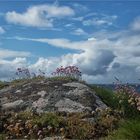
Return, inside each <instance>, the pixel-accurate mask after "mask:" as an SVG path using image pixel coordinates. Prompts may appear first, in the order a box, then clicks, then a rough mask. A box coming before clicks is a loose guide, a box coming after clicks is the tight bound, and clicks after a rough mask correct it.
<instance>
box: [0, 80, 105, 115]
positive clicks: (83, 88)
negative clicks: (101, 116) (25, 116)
mask: <svg viewBox="0 0 140 140" xmlns="http://www.w3.org/2000/svg"><path fill="white" fill-rule="evenodd" d="M0 103H1V107H2V110H13V111H19V110H26V109H32V110H36V111H37V112H53V111H56V112H57V111H58V112H87V111H89V112H91V111H93V110H95V109H96V108H97V107H99V108H103V109H104V108H106V107H107V106H106V105H105V104H104V103H103V102H102V101H101V99H100V98H99V97H98V96H96V94H95V92H94V91H93V90H91V89H90V88H89V87H88V86H87V85H85V84H82V83H79V82H69V81H67V82H66V81H61V80H38V81H27V82H24V83H22V84H18V85H16V86H14V87H7V88H6V89H2V90H0Z"/></svg>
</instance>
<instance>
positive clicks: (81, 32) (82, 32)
mask: <svg viewBox="0 0 140 140" xmlns="http://www.w3.org/2000/svg"><path fill="white" fill-rule="evenodd" d="M71 34H74V35H88V34H87V33H86V32H85V31H84V30H83V29H81V28H78V29H76V30H74V31H73V32H72V33H71Z"/></svg>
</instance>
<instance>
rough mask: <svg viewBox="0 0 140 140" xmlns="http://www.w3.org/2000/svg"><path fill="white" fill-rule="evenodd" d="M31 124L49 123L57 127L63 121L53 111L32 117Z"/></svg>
mask: <svg viewBox="0 0 140 140" xmlns="http://www.w3.org/2000/svg"><path fill="white" fill-rule="evenodd" d="M32 121H33V124H41V125H42V126H43V125H46V126H47V125H50V126H52V127H59V126H60V124H62V122H63V118H62V117H61V116H58V115H56V114H55V113H45V114H42V115H41V116H36V117H34V118H33V119H32Z"/></svg>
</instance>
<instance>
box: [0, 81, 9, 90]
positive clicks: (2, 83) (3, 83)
mask: <svg viewBox="0 0 140 140" xmlns="http://www.w3.org/2000/svg"><path fill="white" fill-rule="evenodd" d="M6 86H8V84H7V83H5V82H2V81H0V89H2V88H4V87H6Z"/></svg>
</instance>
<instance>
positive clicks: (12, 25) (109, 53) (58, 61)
mask: <svg viewBox="0 0 140 140" xmlns="http://www.w3.org/2000/svg"><path fill="white" fill-rule="evenodd" d="M68 65H76V66H78V67H79V68H80V70H81V71H82V73H83V79H84V80H86V81H88V82H90V83H112V82H113V81H114V77H118V78H119V79H120V80H122V81H123V82H139V79H140V1H121V0H120V1H116V2H114V1H96V0H67V1H65V0H57V1H51V0H50V1H47V0H46V1H45V0H42V1H41V0H40V1H37V0H33V1H32V0H19V1H18V0H0V80H7V79H9V78H12V77H13V76H14V74H15V71H16V68H18V67H23V68H25V67H28V68H29V69H30V70H31V71H34V72H37V71H38V69H41V70H43V71H45V72H46V73H47V74H49V73H50V72H52V71H54V69H55V68H56V67H58V66H68Z"/></svg>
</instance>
